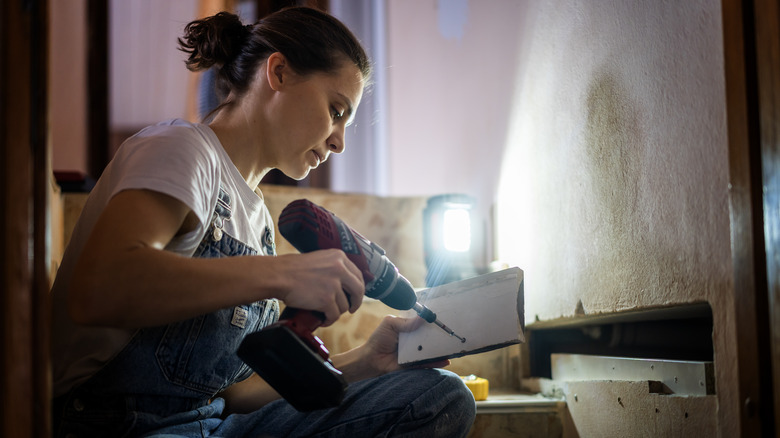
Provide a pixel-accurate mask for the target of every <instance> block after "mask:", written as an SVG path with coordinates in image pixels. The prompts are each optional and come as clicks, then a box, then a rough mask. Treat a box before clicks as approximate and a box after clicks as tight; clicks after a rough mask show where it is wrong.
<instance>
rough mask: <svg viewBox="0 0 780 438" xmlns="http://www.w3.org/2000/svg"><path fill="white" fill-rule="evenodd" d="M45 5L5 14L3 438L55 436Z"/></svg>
mask: <svg viewBox="0 0 780 438" xmlns="http://www.w3.org/2000/svg"><path fill="white" fill-rule="evenodd" d="M47 13H48V2H47V1H45V0H41V1H6V2H3V3H2V7H1V9H0V87H2V90H0V96H2V99H3V101H2V102H1V103H2V105H1V106H0V138H2V146H3V148H2V158H3V159H2V160H0V163H2V164H0V172H2V180H1V181H2V183H0V205H2V211H3V215H2V216H0V217H1V219H0V228H1V229H2V234H0V239H1V240H2V242H1V243H2V245H1V246H2V253H1V255H0V265H2V270H1V271H0V272H2V274H0V275H2V278H1V279H0V282H1V283H2V285H0V289H2V301H1V302H0V313H2V316H1V318H2V323H0V336H1V339H2V354H3V359H2V362H0V382H2V384H0V386H1V387H2V388H3V391H2V394H0V419H1V423H0V435H2V436H8V437H11V436H13V437H22V438H24V437H32V436H50V435H51V433H50V419H49V415H48V413H49V403H50V391H49V383H48V382H49V377H48V376H49V374H48V373H49V359H48V350H49V345H48V329H49V320H48V317H47V315H48V313H47V312H48V308H49V301H48V296H49V295H48V269H47V268H46V267H47V264H48V259H49V257H48V254H47V251H48V247H47V240H46V230H47V228H46V227H47V223H46V214H47V213H46V211H47V204H46V196H47V195H46V193H47V192H46V190H47V184H48V179H47V173H46V172H47V169H48V160H49V154H48V150H47V142H46V135H47V127H46V120H47V118H46V111H47V89H46V83H47V81H46V74H47V70H46V68H47V67H46V66H47V64H48V61H47V59H48V50H47V47H48V42H47V41H48V36H47V35H48V25H47V19H46V17H47Z"/></svg>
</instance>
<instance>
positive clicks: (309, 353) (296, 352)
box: [237, 320, 347, 412]
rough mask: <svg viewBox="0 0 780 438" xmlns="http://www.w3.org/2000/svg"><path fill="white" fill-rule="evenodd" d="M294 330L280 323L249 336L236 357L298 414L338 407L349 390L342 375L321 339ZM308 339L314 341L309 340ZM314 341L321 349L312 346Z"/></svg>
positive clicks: (282, 322)
mask: <svg viewBox="0 0 780 438" xmlns="http://www.w3.org/2000/svg"><path fill="white" fill-rule="evenodd" d="M295 329H296V327H294V326H291V325H290V324H289V320H280V321H279V322H277V323H276V324H274V325H271V326H268V327H266V328H264V329H263V330H260V331H258V332H255V333H251V334H249V335H247V336H246V337H245V338H244V340H243V342H242V343H241V345H240V346H239V348H238V351H237V354H238V356H239V357H240V358H241V360H243V361H244V362H245V363H246V364H247V365H249V366H250V367H251V368H252V369H253V370H254V371H255V372H256V373H257V374H258V375H259V376H260V377H262V378H263V380H265V381H266V382H268V384H269V385H271V387H273V388H274V389H275V390H276V392H278V393H279V394H280V395H281V396H282V397H284V398H285V400H287V401H288V402H289V403H290V404H291V405H292V406H293V407H294V408H295V409H297V410H298V411H300V412H309V411H314V410H318V409H326V408H331V407H334V406H338V405H339V404H340V403H341V401H342V399H343V398H344V392H345V391H346V389H347V382H346V380H344V378H343V377H342V375H341V371H339V370H337V369H336V368H335V367H334V366H333V363H332V362H331V361H330V359H329V358H328V357H327V354H328V352H327V350H326V349H325V347H324V345H322V342H321V341H320V340H319V338H317V337H316V336H313V335H311V334H308V336H302V335H301V334H300V333H298V332H297V331H296V330H295ZM309 336H310V337H311V338H312V339H306V338H307V337H309ZM312 341H314V342H316V343H318V344H319V345H318V346H316V347H315V346H312V345H311V344H312ZM307 342H308V344H307ZM315 348H316V350H315ZM323 351H324V354H323ZM323 356H324V357H323Z"/></svg>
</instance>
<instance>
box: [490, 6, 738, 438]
mask: <svg viewBox="0 0 780 438" xmlns="http://www.w3.org/2000/svg"><path fill="white" fill-rule="evenodd" d="M527 12H528V14H529V16H527V17H526V18H525V20H524V22H525V23H526V25H525V26H526V27H525V28H524V29H523V32H522V36H521V39H522V44H521V53H522V56H521V59H520V65H519V67H518V75H517V77H516V83H515V89H516V92H515V95H514V114H513V115H512V116H511V122H510V126H511V132H510V134H509V136H508V138H509V141H508V142H507V149H506V153H505V157H504V160H503V169H502V172H501V182H500V186H499V187H500V188H499V198H498V199H499V200H498V221H499V222H498V225H497V229H498V231H497V236H498V241H497V245H498V246H499V248H498V251H499V256H500V257H501V258H502V259H503V260H505V261H507V262H509V263H510V264H513V265H515V264H516V265H518V266H520V267H522V268H523V270H524V271H525V273H526V288H525V291H526V320H527V321H528V322H529V325H530V326H532V325H533V322H534V320H541V321H551V320H556V319H559V318H567V317H576V316H583V315H594V314H599V313H613V312H619V311H623V310H629V309H632V310H633V309H641V308H652V307H662V306H669V305H675V304H680V303H689V302H701V301H707V302H709V303H710V304H711V306H712V308H713V315H714V319H715V328H714V338H713V340H714V344H715V356H716V373H717V379H718V388H717V390H718V394H719V403H720V407H719V409H720V414H719V415H720V418H721V420H722V421H721V423H722V424H721V428H723V429H722V430H726V431H728V430H729V429H728V428H729V427H730V422H729V421H728V420H727V419H728V418H734V416H735V413H736V409H738V407H737V405H736V403H737V402H736V400H735V399H734V397H733V393H732V391H733V388H731V387H730V383H729V382H733V381H734V380H735V374H733V373H734V367H733V364H732V362H733V358H734V349H733V343H734V342H735V341H734V339H735V338H734V333H733V322H732V321H733V309H732V303H731V297H732V273H731V255H730V241H729V238H730V236H729V211H728V157H727V141H726V140H727V139H726V126H725V115H726V110H725V106H724V89H725V83H724V64H723V62H724V61H723V41H722V25H721V15H720V14H721V11H720V3H719V2H718V1H716V0H696V1H687V2H638V1H636V2H624V1H603V2H590V1H566V2H564V1H557V2H534V3H533V4H532V6H531V7H529V9H528V11H527Z"/></svg>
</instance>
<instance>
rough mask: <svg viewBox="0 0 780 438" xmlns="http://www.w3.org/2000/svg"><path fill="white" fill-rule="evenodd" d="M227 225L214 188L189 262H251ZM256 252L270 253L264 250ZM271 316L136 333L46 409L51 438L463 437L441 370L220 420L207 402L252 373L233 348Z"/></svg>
mask: <svg viewBox="0 0 780 438" xmlns="http://www.w3.org/2000/svg"><path fill="white" fill-rule="evenodd" d="M229 219H230V198H229V196H228V194H227V193H225V192H224V190H220V202H219V204H218V205H217V207H216V209H215V212H214V216H213V221H212V224H211V227H210V229H209V232H208V233H207V234H206V237H205V238H204V239H203V242H201V244H200V246H199V248H198V250H197V251H196V253H195V256H196V257H210V258H214V257H226V256H237V255H256V254H257V251H256V250H254V249H252V248H249V247H247V246H246V245H244V244H243V243H241V242H239V241H238V240H236V239H234V238H233V237H232V236H230V235H228V234H227V233H223V232H222V230H221V226H222V224H223V223H224V221H225V220H229ZM268 231H269V230H266V232H268ZM264 240H265V239H264ZM265 252H266V253H268V252H271V253H272V252H273V244H272V242H271V244H269V245H266V248H265ZM269 255H272V254H269ZM215 293H218V291H215ZM278 317H279V306H278V303H277V302H276V300H265V301H261V302H257V303H253V304H251V305H244V306H236V307H234V308H230V309H222V310H219V311H216V312H213V313H210V314H207V315H201V316H198V317H195V318H192V319H189V320H186V321H181V322H176V323H172V324H168V325H166V326H162V327H153V328H146V329H141V330H138V331H137V332H136V333H135V334H134V336H133V338H132V339H131V341H130V342H129V343H128V345H127V346H126V347H125V348H124V349H122V351H121V352H120V353H119V354H118V355H117V357H115V358H113V359H112V360H111V361H110V362H109V363H108V364H106V365H105V366H104V367H103V368H102V369H101V370H99V371H98V372H97V373H96V374H95V375H94V376H92V377H91V378H90V379H89V380H87V382H85V383H84V384H82V385H79V386H78V387H76V388H74V389H73V390H71V391H70V392H68V393H67V394H65V395H64V396H62V397H59V398H58V399H57V400H55V401H54V403H53V415H54V423H55V436H81V437H131V436H132V437H135V436H166V435H168V436H186V437H206V436H214V437H216V436H222V437H226V438H233V437H244V436H246V437H252V438H257V437H263V436H266V437H288V436H319V437H326V436H333V437H336V436H339V437H344V436H349V437H369V436H426V437H458V436H465V435H466V433H467V432H468V430H469V428H470V426H471V423H472V422H473V420H474V415H475V404H474V399H473V397H472V395H471V392H470V391H469V390H468V388H466V386H465V385H464V384H463V382H462V381H461V380H460V378H459V377H458V376H456V375H454V374H452V373H450V372H448V371H443V370H409V371H399V372H395V373H391V374H388V375H385V376H381V377H378V378H375V379H369V380H365V381H362V382H358V383H354V384H352V385H350V386H349V388H348V389H347V393H346V395H345V398H344V401H343V403H342V404H341V405H340V406H338V407H336V408H333V409H328V410H322V411H315V412H311V413H300V412H298V411H296V410H295V409H294V408H293V407H292V406H290V405H289V404H288V403H287V402H285V401H284V400H279V401H276V402H273V403H270V404H269V405H267V406H265V407H263V408H262V409H260V410H258V411H256V412H253V413H251V414H246V415H230V416H227V417H225V418H223V417H224V416H223V408H224V402H223V400H222V399H220V398H218V397H216V395H217V394H218V393H219V392H220V391H222V390H224V389H226V388H227V387H228V386H230V385H232V384H234V383H236V382H240V381H242V380H244V379H246V378H248V377H249V376H250V375H251V374H252V371H251V369H250V368H249V367H247V366H246V365H245V364H244V363H243V362H242V361H241V360H240V359H239V358H238V356H237V355H236V354H235V352H236V350H237V349H238V346H239V344H240V343H241V341H242V340H243V339H244V337H245V336H246V335H247V334H249V333H252V332H254V331H257V330H260V329H262V328H263V327H265V326H267V325H269V324H272V323H273V322H275V321H276V320H277V319H278Z"/></svg>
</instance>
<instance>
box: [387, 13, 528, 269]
mask: <svg viewBox="0 0 780 438" xmlns="http://www.w3.org/2000/svg"><path fill="white" fill-rule="evenodd" d="M531 3H532V2H528V1H516V0H491V1H474V0H472V1H467V0H391V1H386V2H385V4H386V20H387V60H386V63H387V66H388V67H387V72H386V77H387V95H388V107H387V127H388V128H387V133H388V137H387V164H386V165H387V175H388V182H387V186H388V194H389V195H390V196H430V195H438V194H441V193H465V194H468V195H471V196H473V197H474V198H476V200H477V207H476V211H477V213H478V214H479V215H480V217H481V218H482V220H483V221H484V223H485V224H486V226H487V229H486V232H488V233H489V232H490V231H489V228H490V224H491V223H492V219H491V216H490V215H491V209H492V207H493V205H494V202H495V194H496V188H497V185H498V177H499V170H500V162H501V156H502V152H503V149H504V144H505V143H506V141H507V137H506V136H507V132H508V122H509V118H508V114H510V112H511V109H512V99H513V90H514V85H515V77H516V75H517V74H516V69H517V67H518V62H517V60H518V56H519V48H520V47H521V41H522V38H521V35H522V34H523V29H524V28H525V27H526V25H525V24H524V23H525V22H526V21H527V19H528V18H527V17H528V14H527V12H526V10H527V9H528V8H529V7H530V6H529V5H530V4H531ZM486 257H487V258H488V259H490V258H492V251H490V252H489V253H488V254H487V255H486Z"/></svg>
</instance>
